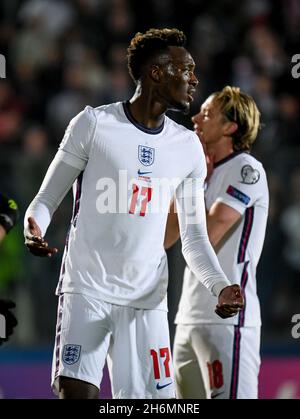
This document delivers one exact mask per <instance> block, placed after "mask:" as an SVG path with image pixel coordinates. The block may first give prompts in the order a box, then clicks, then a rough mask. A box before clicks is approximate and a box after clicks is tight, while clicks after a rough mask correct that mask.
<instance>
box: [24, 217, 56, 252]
mask: <svg viewBox="0 0 300 419" xmlns="http://www.w3.org/2000/svg"><path fill="white" fill-rule="evenodd" d="M28 226H29V230H30V232H27V233H26V235H25V245H26V246H27V248H28V250H29V251H30V252H31V253H32V254H33V255H35V256H41V257H52V256H53V255H54V254H55V253H57V252H58V249H57V248H56V247H49V245H48V243H47V242H46V241H45V240H44V238H43V237H42V236H41V230H40V228H39V227H38V225H37V224H36V222H35V220H34V219H33V218H32V217H29V218H28ZM31 233H32V234H31Z"/></svg>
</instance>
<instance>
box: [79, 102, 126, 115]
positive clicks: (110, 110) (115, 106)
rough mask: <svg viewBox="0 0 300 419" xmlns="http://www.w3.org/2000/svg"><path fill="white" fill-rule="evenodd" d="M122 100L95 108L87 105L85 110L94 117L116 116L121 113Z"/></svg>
mask: <svg viewBox="0 0 300 419" xmlns="http://www.w3.org/2000/svg"><path fill="white" fill-rule="evenodd" d="M121 106H122V102H115V103H109V104H105V105H101V106H97V107H95V108H93V107H92V106H86V107H85V109H84V111H85V112H87V113H88V114H89V115H92V116H93V117H94V118H96V119H99V118H101V119H102V118H112V117H116V116H117V115H118V114H119V113H120V108H121Z"/></svg>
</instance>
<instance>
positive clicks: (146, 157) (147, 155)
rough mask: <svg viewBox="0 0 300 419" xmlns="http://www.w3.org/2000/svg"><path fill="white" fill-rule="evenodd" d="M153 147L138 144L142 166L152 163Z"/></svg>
mask: <svg viewBox="0 0 300 419" xmlns="http://www.w3.org/2000/svg"><path fill="white" fill-rule="evenodd" d="M154 154H155V149H154V148H152V147H147V146H145V145H139V161H140V162H141V163H142V164H143V165H144V166H151V165H152V164H153V163H154Z"/></svg>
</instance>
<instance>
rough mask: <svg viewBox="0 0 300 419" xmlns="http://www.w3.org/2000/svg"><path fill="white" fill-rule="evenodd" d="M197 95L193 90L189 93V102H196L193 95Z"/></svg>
mask: <svg viewBox="0 0 300 419" xmlns="http://www.w3.org/2000/svg"><path fill="white" fill-rule="evenodd" d="M194 93H195V89H191V90H189V91H188V98H189V102H193V101H194V97H193V94H194Z"/></svg>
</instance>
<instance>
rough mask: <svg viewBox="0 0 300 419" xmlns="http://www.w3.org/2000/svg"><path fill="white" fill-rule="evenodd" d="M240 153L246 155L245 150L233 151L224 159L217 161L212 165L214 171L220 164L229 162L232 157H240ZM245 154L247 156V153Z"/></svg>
mask: <svg viewBox="0 0 300 419" xmlns="http://www.w3.org/2000/svg"><path fill="white" fill-rule="evenodd" d="M242 153H247V151H245V150H241V151H234V152H233V153H231V154H229V156H227V157H225V158H224V159H222V160H219V161H217V162H216V163H215V164H214V169H215V168H216V167H219V166H221V164H223V163H226V162H227V161H229V160H231V159H233V158H234V157H236V156H239V155H240V154H242ZM247 154H249V153H247Z"/></svg>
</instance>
